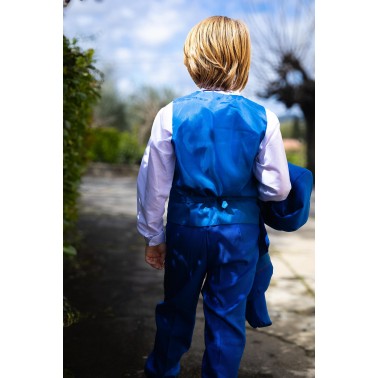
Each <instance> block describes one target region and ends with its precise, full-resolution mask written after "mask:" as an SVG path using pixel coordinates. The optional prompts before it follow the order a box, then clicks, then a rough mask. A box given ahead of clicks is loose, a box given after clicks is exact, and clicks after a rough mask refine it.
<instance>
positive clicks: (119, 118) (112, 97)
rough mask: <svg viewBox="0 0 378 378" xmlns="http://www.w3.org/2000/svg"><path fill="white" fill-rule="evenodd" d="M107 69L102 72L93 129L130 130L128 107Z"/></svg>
mask: <svg viewBox="0 0 378 378" xmlns="http://www.w3.org/2000/svg"><path fill="white" fill-rule="evenodd" d="M112 75H113V74H112V72H111V71H110V70H109V69H106V70H105V71H104V78H105V79H104V83H103V85H102V87H101V98H100V101H99V102H98V103H97V105H96V106H95V108H94V120H93V126H94V127H103V126H106V127H114V128H116V129H117V130H119V131H125V130H130V128H131V124H130V119H129V117H128V105H127V101H126V99H125V98H122V96H120V94H119V93H118V91H117V89H116V85H115V83H114V80H113V78H112Z"/></svg>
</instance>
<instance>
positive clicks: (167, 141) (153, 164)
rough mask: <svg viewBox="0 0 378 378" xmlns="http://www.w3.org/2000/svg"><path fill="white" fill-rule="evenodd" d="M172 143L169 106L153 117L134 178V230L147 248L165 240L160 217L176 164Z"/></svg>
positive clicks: (162, 214)
mask: <svg viewBox="0 0 378 378" xmlns="http://www.w3.org/2000/svg"><path fill="white" fill-rule="evenodd" d="M171 140H172V103H170V104H168V105H167V106H166V107H164V108H162V109H161V110H160V111H159V112H158V114H157V115H156V117H155V120H154V123H153V125H152V130H151V136H150V139H149V141H148V144H147V147H146V150H145V152H144V155H143V159H142V162H141V166H140V169H139V174H138V179H137V229H138V232H139V233H140V234H141V235H142V236H143V237H144V238H145V241H146V244H147V245H150V246H153V245H158V244H160V243H163V242H164V241H165V236H164V224H163V222H164V221H163V216H164V211H165V203H166V200H167V198H168V196H169V192H170V189H171V186H172V180H173V174H174V169H175V161H176V159H175V155H174V150H173V146H172V143H171Z"/></svg>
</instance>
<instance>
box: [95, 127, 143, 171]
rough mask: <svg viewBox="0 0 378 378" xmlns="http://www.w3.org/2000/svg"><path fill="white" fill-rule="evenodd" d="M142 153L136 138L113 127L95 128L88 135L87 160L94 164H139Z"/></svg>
mask: <svg viewBox="0 0 378 378" xmlns="http://www.w3.org/2000/svg"><path fill="white" fill-rule="evenodd" d="M143 151H144V149H142V148H141V147H140V146H139V143H138V139H137V136H136V135H135V134H132V133H130V132H128V131H123V132H120V131H118V130H117V129H115V128H114V127H96V128H94V129H92V130H91V133H90V151H89V158H90V159H91V160H92V161H94V162H102V163H111V164H117V163H118V164H122V163H126V164H135V163H139V162H140V160H141V158H142V156H143Z"/></svg>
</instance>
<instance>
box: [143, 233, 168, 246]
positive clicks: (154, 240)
mask: <svg viewBox="0 0 378 378" xmlns="http://www.w3.org/2000/svg"><path fill="white" fill-rule="evenodd" d="M144 240H145V241H146V245H148V246H155V245H159V244H161V243H164V242H165V235H164V231H162V232H161V233H160V234H159V235H156V236H153V237H150V238H147V237H145V238H144Z"/></svg>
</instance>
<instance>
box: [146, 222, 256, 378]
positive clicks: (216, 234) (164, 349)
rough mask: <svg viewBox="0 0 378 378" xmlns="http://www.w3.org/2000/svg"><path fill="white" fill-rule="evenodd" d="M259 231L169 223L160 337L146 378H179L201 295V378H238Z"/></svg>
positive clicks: (250, 227) (247, 227)
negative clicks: (203, 321) (182, 359)
mask: <svg viewBox="0 0 378 378" xmlns="http://www.w3.org/2000/svg"><path fill="white" fill-rule="evenodd" d="M258 236H259V225H254V224H232V225H219V226H209V227H188V226H181V225H176V224H173V223H168V224H167V227H166V240H167V255H166V260H165V275H164V301H163V302H161V303H159V304H158V305H157V306H156V312H155V316H156V327H157V331H156V337H155V345H154V349H153V351H152V352H151V354H150V355H149V357H148V359H147V362H146V365H145V373H146V375H147V377H176V376H177V375H178V374H179V371H180V359H181V357H182V355H183V354H184V353H185V352H187V351H188V350H189V348H190V345H191V341H192V334H193V329H194V324H195V317H196V307H197V303H198V298H199V294H200V292H201V291H202V296H203V305H204V315H205V352H204V355H203V360H202V377H203V378H205V377H206V378H218V377H219V378H237V376H238V370H239V365H240V360H241V358H242V355H243V351H244V346H245V339H246V337H245V314H246V300H247V296H248V294H249V292H250V290H251V287H252V283H253V279H254V275H255V272H256V264H257V260H258V257H259V248H258Z"/></svg>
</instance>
